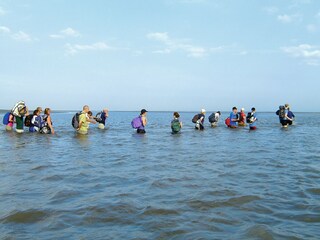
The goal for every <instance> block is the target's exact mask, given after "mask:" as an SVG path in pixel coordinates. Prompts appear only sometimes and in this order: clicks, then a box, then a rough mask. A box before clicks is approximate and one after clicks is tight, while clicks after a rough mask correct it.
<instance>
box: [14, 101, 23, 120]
mask: <svg viewBox="0 0 320 240" xmlns="http://www.w3.org/2000/svg"><path fill="white" fill-rule="evenodd" d="M11 112H12V114H13V115H14V116H16V117H21V116H23V115H25V114H26V113H27V109H26V105H25V103H24V101H19V102H17V103H16V105H14V107H13V108H12V110H11Z"/></svg>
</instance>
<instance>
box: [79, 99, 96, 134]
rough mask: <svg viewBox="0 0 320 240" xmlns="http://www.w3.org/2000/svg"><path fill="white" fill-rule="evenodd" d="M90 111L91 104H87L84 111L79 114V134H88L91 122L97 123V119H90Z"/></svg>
mask: <svg viewBox="0 0 320 240" xmlns="http://www.w3.org/2000/svg"><path fill="white" fill-rule="evenodd" d="M89 111H90V109H89V106H88V105H85V106H83V108H82V112H81V114H80V116H79V127H78V129H77V132H78V133H79V134H83V135H84V134H88V129H89V123H93V124H95V123H96V121H95V120H93V119H90V117H89V116H88V112H89Z"/></svg>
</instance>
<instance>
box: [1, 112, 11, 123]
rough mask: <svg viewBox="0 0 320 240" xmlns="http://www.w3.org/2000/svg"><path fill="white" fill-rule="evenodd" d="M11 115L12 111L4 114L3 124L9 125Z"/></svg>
mask: <svg viewBox="0 0 320 240" xmlns="http://www.w3.org/2000/svg"><path fill="white" fill-rule="evenodd" d="M10 115H11V112H7V113H6V114H5V115H4V116H3V120H2V123H3V125H8V124H9V118H10Z"/></svg>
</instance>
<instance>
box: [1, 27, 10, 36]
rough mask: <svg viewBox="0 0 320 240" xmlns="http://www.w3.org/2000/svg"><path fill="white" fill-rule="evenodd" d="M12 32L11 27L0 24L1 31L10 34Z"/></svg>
mask: <svg viewBox="0 0 320 240" xmlns="http://www.w3.org/2000/svg"><path fill="white" fill-rule="evenodd" d="M10 32H11V30H10V28H8V27H5V26H0V33H3V34H9V33H10Z"/></svg>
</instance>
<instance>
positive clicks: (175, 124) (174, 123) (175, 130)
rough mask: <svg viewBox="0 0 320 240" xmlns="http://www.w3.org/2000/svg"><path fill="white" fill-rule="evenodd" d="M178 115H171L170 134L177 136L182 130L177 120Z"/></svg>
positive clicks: (175, 113)
mask: <svg viewBox="0 0 320 240" xmlns="http://www.w3.org/2000/svg"><path fill="white" fill-rule="evenodd" d="M179 117H180V114H179V113H178V112H174V113H173V120H172V121H171V130H172V134H177V133H179V132H180V130H181V128H182V122H181V121H180V120H179Z"/></svg>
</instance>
